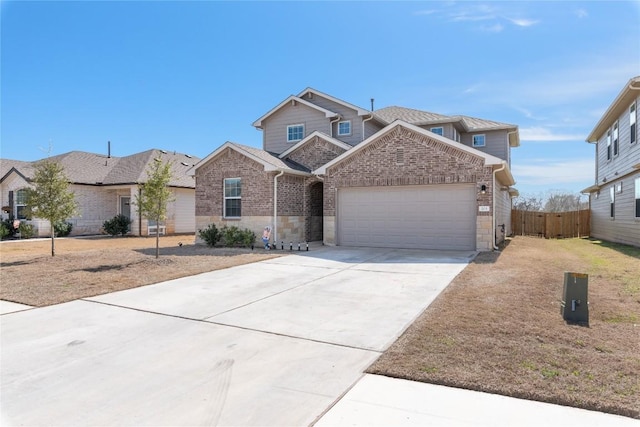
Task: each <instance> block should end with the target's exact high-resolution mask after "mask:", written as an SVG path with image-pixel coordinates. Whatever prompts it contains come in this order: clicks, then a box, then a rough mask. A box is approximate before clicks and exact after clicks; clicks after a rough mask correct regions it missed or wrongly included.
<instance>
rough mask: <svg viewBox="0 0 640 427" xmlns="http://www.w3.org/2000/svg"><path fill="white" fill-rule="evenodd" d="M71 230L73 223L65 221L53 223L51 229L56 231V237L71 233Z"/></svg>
mask: <svg viewBox="0 0 640 427" xmlns="http://www.w3.org/2000/svg"><path fill="white" fill-rule="evenodd" d="M71 230H73V224H71V223H70V222H66V221H59V222H56V223H55V224H53V231H54V233H56V234H55V235H56V237H66V236H68V235H69V234H71Z"/></svg>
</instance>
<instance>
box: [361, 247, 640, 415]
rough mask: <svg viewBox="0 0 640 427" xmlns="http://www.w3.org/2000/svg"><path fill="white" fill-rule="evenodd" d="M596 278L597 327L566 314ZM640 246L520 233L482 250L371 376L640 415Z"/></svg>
mask: <svg viewBox="0 0 640 427" xmlns="http://www.w3.org/2000/svg"><path fill="white" fill-rule="evenodd" d="M565 271H573V272H583V273H588V274H589V302H590V305H589V307H590V308H589V311H590V322H589V326H588V327H585V326H578V325H575V324H574V325H571V324H567V323H566V322H565V321H564V320H563V319H562V316H561V315H560V299H561V297H562V295H561V294H562V287H563V273H564V272H565ZM639 317H640V249H635V248H630V247H625V246H621V245H620V246H618V245H612V244H604V243H602V242H596V241H592V240H586V239H568V240H545V239H538V238H528V237H516V238H514V239H513V240H512V241H511V242H510V244H508V246H507V247H506V248H505V249H504V250H503V252H502V253H483V254H481V255H480V256H478V257H477V258H476V260H475V261H474V262H473V263H472V264H471V265H469V266H468V267H467V268H466V269H465V270H464V271H463V272H462V273H460V274H459V275H458V276H457V277H456V278H455V280H454V281H453V282H452V284H451V285H450V286H449V287H448V288H447V289H446V290H445V291H444V292H443V293H442V294H441V295H440V296H439V297H438V298H437V299H436V301H434V303H433V304H432V305H431V306H430V307H429V308H428V309H427V310H426V311H425V312H424V313H423V314H422V316H421V317H420V318H419V319H418V320H417V321H416V322H415V323H414V324H413V325H412V326H411V327H410V328H409V329H408V330H407V331H406V332H405V333H404V334H403V336H402V337H400V338H399V339H398V340H397V342H396V343H395V344H394V345H393V346H392V347H391V348H390V349H389V350H388V351H387V352H385V353H384V354H383V355H382V356H381V357H380V358H379V360H378V361H377V362H376V363H374V364H373V365H372V366H371V367H370V368H369V370H368V372H370V373H376V374H382V375H387V376H392V377H400V378H407V379H411V380H417V381H424V382H429V383H435V384H443V385H449V386H454V387H461V388H467V389H473V390H480V391H486V392H491V393H498V394H502V395H508V396H514V397H520V398H525V399H532V400H539V401H545V402H551V403H558V404H562V405H569V406H576V407H582V408H586V409H593V410H598V411H603V412H611V413H615V414H620V415H625V416H629V417H634V418H639V417H640V413H639V408H640V382H639V378H640V351H639V350H640V319H639Z"/></svg>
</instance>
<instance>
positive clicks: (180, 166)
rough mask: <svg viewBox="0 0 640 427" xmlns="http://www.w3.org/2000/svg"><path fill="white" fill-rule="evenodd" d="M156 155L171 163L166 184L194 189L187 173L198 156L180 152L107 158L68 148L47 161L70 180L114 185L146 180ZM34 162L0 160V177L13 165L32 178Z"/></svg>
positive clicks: (193, 183)
mask: <svg viewBox="0 0 640 427" xmlns="http://www.w3.org/2000/svg"><path fill="white" fill-rule="evenodd" d="M158 156H159V157H160V158H161V159H162V161H163V162H170V163H171V170H172V173H173V179H172V180H171V182H170V183H169V185H170V186H172V187H186V188H195V182H194V180H193V178H192V177H191V176H189V175H187V174H186V172H187V170H188V169H189V168H190V167H191V166H193V165H194V164H195V163H197V162H198V161H199V160H200V159H199V158H198V157H193V156H187V155H186V154H182V153H176V152H171V153H169V152H166V151H161V150H157V149H152V150H147V151H143V152H142V153H136V154H132V155H130V156H126V157H107V156H105V155H103V154H94V153H86V152H83V151H71V152H69V153H64V154H60V155H57V156H53V157H50V158H49V160H51V161H55V162H59V163H60V164H61V165H62V166H63V167H64V170H65V174H66V175H67V178H68V179H69V181H70V182H72V183H75V184H91V185H96V184H97V185H117V184H135V183H143V182H145V181H146V180H147V172H146V171H147V169H148V168H149V165H150V163H151V162H153V161H154V159H155V158H156V157H158ZM34 163H36V162H23V161H19V160H8V159H0V165H1V166H0V168H1V172H2V174H1V175H0V178H2V177H4V176H5V175H6V173H8V172H9V171H10V170H11V168H12V167H15V168H16V170H18V171H19V172H20V173H21V174H22V175H24V176H25V177H26V178H32V177H33V164H34Z"/></svg>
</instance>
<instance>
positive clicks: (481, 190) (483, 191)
mask: <svg viewBox="0 0 640 427" xmlns="http://www.w3.org/2000/svg"><path fill="white" fill-rule="evenodd" d="M480 194H487V186H486V185H484V184H482V185H481V186H480Z"/></svg>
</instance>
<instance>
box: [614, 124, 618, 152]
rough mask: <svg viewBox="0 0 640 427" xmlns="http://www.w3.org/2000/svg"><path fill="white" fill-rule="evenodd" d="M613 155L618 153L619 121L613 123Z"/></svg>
mask: <svg viewBox="0 0 640 427" xmlns="http://www.w3.org/2000/svg"><path fill="white" fill-rule="evenodd" d="M613 155H614V156H617V155H618V122H615V123H614V125H613Z"/></svg>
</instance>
